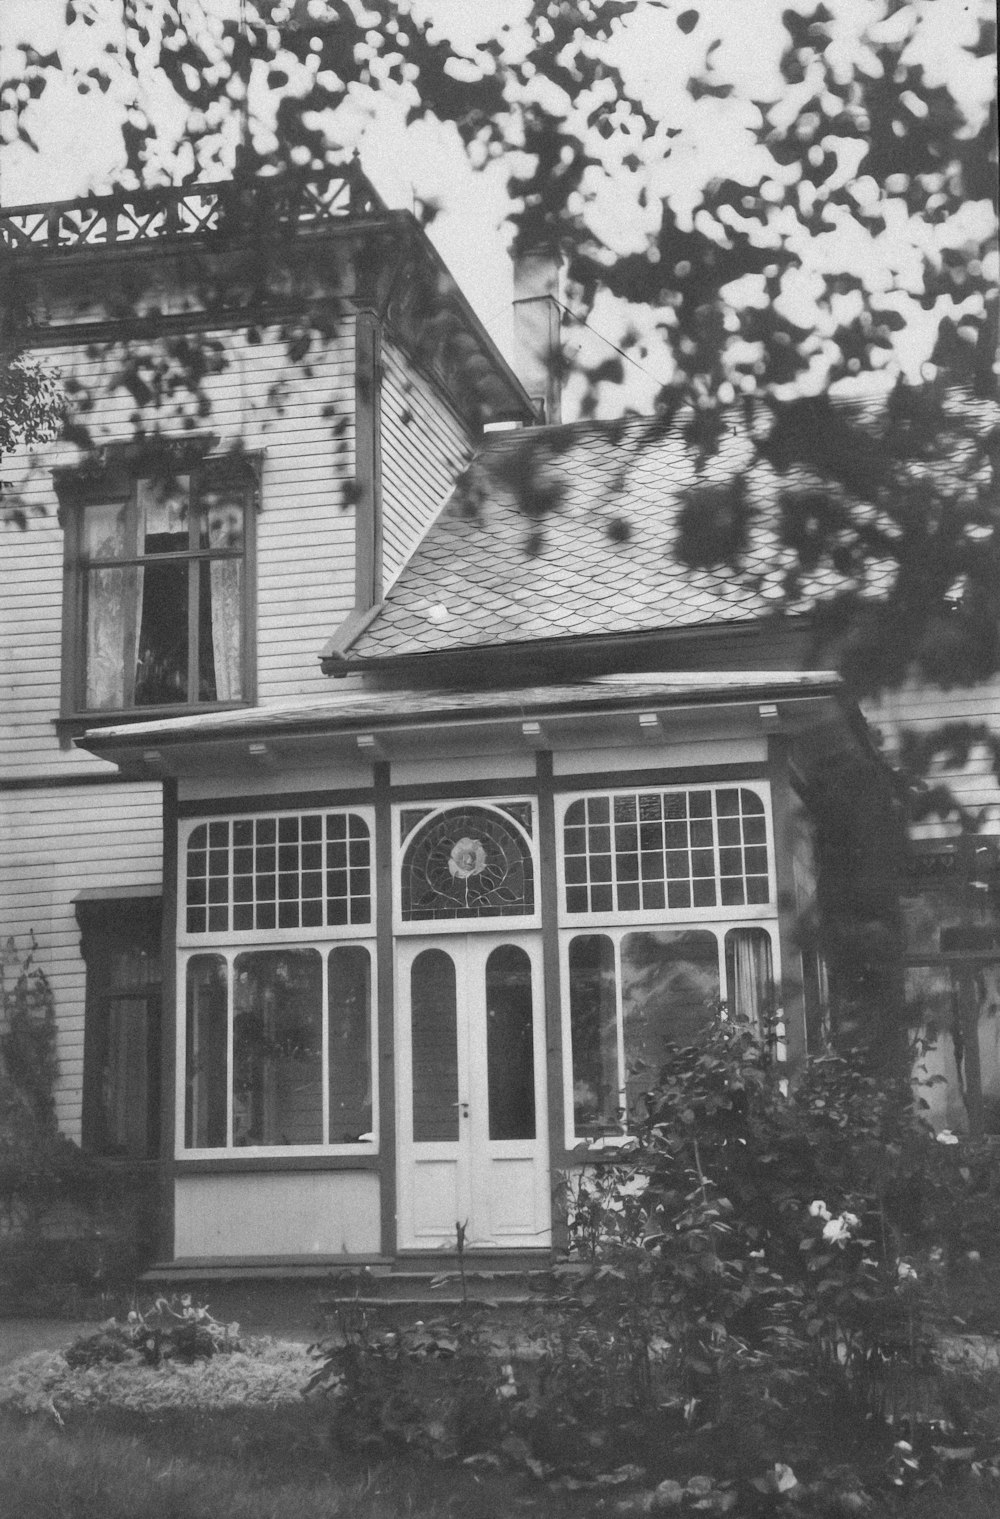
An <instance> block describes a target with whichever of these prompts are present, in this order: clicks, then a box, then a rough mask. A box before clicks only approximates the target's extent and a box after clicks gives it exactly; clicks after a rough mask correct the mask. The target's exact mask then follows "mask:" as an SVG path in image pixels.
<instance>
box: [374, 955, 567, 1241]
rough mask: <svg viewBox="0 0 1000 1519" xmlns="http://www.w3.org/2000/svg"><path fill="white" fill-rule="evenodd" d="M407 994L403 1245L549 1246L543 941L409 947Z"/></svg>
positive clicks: (401, 1018) (403, 968) (404, 970)
mask: <svg viewBox="0 0 1000 1519" xmlns="http://www.w3.org/2000/svg"><path fill="white" fill-rule="evenodd" d="M397 992H398V995H397V1004H396V1005H397V1009H398V1026H397V1051H398V1061H397V1071H398V1080H399V1090H398V1101H397V1112H398V1114H399V1135H398V1146H399V1166H398V1178H399V1180H398V1185H399V1242H400V1246H401V1247H402V1248H403V1249H407V1248H409V1249H418V1248H423V1249H428V1248H450V1247H452V1246H453V1245H454V1242H455V1226H456V1224H457V1223H462V1224H465V1226H466V1241H467V1243H468V1244H469V1245H470V1246H475V1245H480V1246H490V1247H492V1248H500V1247H503V1246H521V1247H526V1246H530V1245H544V1244H547V1243H548V1241H549V1238H550V1223H551V1220H550V1211H549V1178H548V1150H547V1143H546V1128H545V1093H544V1086H543V1081H544V1072H545V1042H544V1002H543V998H542V980H541V946H540V943H539V942H537V939H536V938H533V937H532V936H530V935H524V934H503V935H501V934H478V933H477V934H466V935H461V934H449V935H448V936H447V938H444V937H442V938H441V939H426V938H421V939H411V940H402V941H400V942H399V943H398V945H397Z"/></svg>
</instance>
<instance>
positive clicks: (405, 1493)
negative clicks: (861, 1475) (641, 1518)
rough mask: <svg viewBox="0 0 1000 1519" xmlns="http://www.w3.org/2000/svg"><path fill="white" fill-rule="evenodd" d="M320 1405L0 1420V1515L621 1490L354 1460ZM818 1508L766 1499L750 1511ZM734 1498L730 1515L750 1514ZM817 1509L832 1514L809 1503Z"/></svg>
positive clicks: (930, 1506)
mask: <svg viewBox="0 0 1000 1519" xmlns="http://www.w3.org/2000/svg"><path fill="white" fill-rule="evenodd" d="M329 1431H330V1417H329V1409H328V1408H325V1407H324V1406H322V1404H315V1403H310V1404H302V1405H295V1406H290V1407H286V1408H280V1409H266V1408H256V1409H247V1410H235V1409H228V1410H218V1411H212V1412H209V1411H205V1410H199V1411H194V1410H190V1411H189V1410H178V1409H174V1410H169V1411H168V1412H165V1413H162V1414H153V1415H150V1414H139V1413H134V1412H129V1411H123V1410H109V1409H104V1410H99V1411H98V1410H81V1411H78V1412H74V1413H71V1414H70V1415H68V1416H67V1419H66V1423H65V1426H64V1427H63V1428H61V1429H60V1428H59V1427H58V1426H56V1425H55V1424H53V1422H52V1420H51V1418H44V1417H43V1416H40V1415H33V1416H25V1415H13V1414H6V1415H3V1416H0V1514H2V1515H3V1516H4V1519H8V1516H9V1519H15V1516H16V1519H447V1516H449V1515H454V1516H456V1519H457V1516H463V1519H508V1516H510V1515H511V1514H519V1513H521V1514H525V1515H537V1516H539V1519H541V1516H544V1519H575V1516H585V1515H595V1516H596V1515H602V1514H603V1515H612V1514H614V1513H615V1512H616V1510H617V1508H618V1505H619V1504H620V1503H621V1502H622V1498H623V1494H622V1491H621V1490H618V1489H615V1490H611V1491H610V1492H608V1491H604V1492H595V1491H593V1490H590V1491H579V1492H565V1491H553V1490H552V1489H551V1488H549V1487H548V1486H547V1485H546V1484H544V1483H540V1482H536V1481H534V1480H532V1479H529V1478H527V1477H518V1476H516V1475H511V1474H509V1473H506V1472H504V1473H499V1472H495V1471H492V1470H487V1471H481V1472H477V1471H473V1470H471V1469H469V1468H467V1467H460V1466H459V1467H455V1466H448V1465H433V1464H430V1463H427V1462H422V1461H411V1460H407V1459H405V1458H399V1459H396V1460H381V1461H365V1460H364V1459H363V1458H358V1457H354V1456H347V1455H345V1454H343V1453H341V1452H339V1451H338V1450H336V1449H335V1448H334V1446H333V1445H332V1443H331V1441H330V1434H329ZM779 1511H780V1512H782V1513H788V1514H789V1515H791V1514H792V1513H797V1514H799V1515H802V1516H803V1519H804V1516H805V1515H809V1516H811V1515H812V1514H814V1513H815V1514H817V1515H818V1514H819V1513H820V1512H821V1511H820V1510H816V1509H810V1508H808V1507H806V1508H802V1507H801V1506H799V1505H794V1506H792V1507H786V1506H784V1505H782V1506H781V1507H780V1510H779V1509H775V1508H774V1507H773V1506H771V1505H768V1506H766V1507H761V1508H759V1509H757V1510H756V1512H759V1513H761V1514H764V1513H768V1514H770V1513H775V1512H779ZM754 1512H755V1510H753V1509H750V1508H744V1507H741V1508H739V1509H737V1510H735V1511H734V1512H733V1515H732V1519H750V1515H751V1514H752V1513H754ZM997 1512H998V1500H997V1495H996V1489H995V1488H992V1489H991V1488H980V1487H979V1486H978V1485H977V1484H976V1483H975V1482H973V1481H969V1480H966V1481H964V1482H963V1483H961V1484H958V1485H956V1486H954V1487H949V1488H948V1489H947V1490H944V1491H942V1490H941V1489H928V1490H925V1491H924V1492H922V1493H918V1494H916V1495H914V1496H912V1497H910V1498H908V1499H905V1500H904V1499H899V1500H892V1499H886V1500H883V1501H882V1502H880V1503H878V1504H877V1505H876V1506H875V1507H874V1508H871V1509H869V1510H868V1511H867V1513H868V1516H869V1519H944V1516H947V1519H997ZM822 1513H823V1515H824V1519H826V1515H828V1514H832V1513H833V1511H831V1510H829V1509H824V1510H822Z"/></svg>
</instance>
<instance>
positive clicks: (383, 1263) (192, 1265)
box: [139, 1255, 392, 1287]
mask: <svg viewBox="0 0 1000 1519" xmlns="http://www.w3.org/2000/svg"><path fill="white" fill-rule="evenodd" d="M391 1265H392V1261H391V1260H390V1258H389V1257H388V1256H385V1255H355V1256H351V1257H349V1259H348V1260H347V1261H346V1262H345V1259H344V1257H343V1256H342V1255H328V1256H323V1255H319V1256H317V1255H280V1256H279V1255H260V1256H234V1257H232V1258H230V1259H226V1258H225V1257H222V1258H220V1257H219V1256H217V1255H213V1256H186V1257H180V1258H178V1259H177V1260H172V1261H155V1262H154V1263H153V1265H152V1266H150V1267H149V1269H148V1271H144V1272H143V1273H142V1276H141V1277H140V1278H139V1280H140V1281H142V1282H148V1283H150V1284H151V1285H156V1284H162V1285H163V1286H165V1287H166V1286H171V1287H174V1286H179V1285H181V1284H183V1283H189V1282H257V1281H266V1282H301V1281H313V1280H322V1281H329V1280H330V1279H331V1277H338V1276H340V1275H341V1274H342V1273H343V1272H344V1271H350V1272H356V1271H366V1272H370V1273H371V1274H372V1275H378V1274H379V1273H388V1271H389V1269H390V1267H391Z"/></svg>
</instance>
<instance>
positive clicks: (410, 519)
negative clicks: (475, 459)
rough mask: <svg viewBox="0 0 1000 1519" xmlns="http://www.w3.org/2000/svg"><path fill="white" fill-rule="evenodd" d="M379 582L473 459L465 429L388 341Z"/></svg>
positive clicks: (389, 576)
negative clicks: (380, 574)
mask: <svg viewBox="0 0 1000 1519" xmlns="http://www.w3.org/2000/svg"><path fill="white" fill-rule="evenodd" d="M380 424H381V457H382V578H383V584H384V585H385V586H386V587H388V586H389V585H391V583H392V581H393V580H394V579H395V577H396V575H397V574H398V573H399V571H400V569H401V568H402V567H403V565H404V563H405V562H406V560H407V559H408V558H409V556H410V554H411V553H412V551H413V549H414V548H415V547H416V545H417V543H418V542H419V541H420V539H421V538H422V537H423V535H424V533H425V532H426V531H427V528H428V527H429V526H430V524H431V522H432V521H433V520H434V518H435V517H436V515H437V513H438V511H439V510H440V508H441V506H442V505H443V504H444V502H445V500H446V499H447V497H448V496H449V494H450V493H451V490H452V488H453V487H454V484H455V481H456V480H457V478H458V476H459V474H460V473H461V471H462V469H463V468H464V466H465V465H466V463H467V462H468V460H469V458H470V456H471V453H472V443H471V438H470V436H469V433H468V430H467V428H466V427H465V424H464V423H463V422H462V421H461V419H460V418H459V417H458V416H457V414H456V413H455V412H454V411H452V409H451V407H450V406H449V404H448V403H447V401H446V400H445V399H444V397H443V396H442V395H441V394H440V393H439V392H438V391H437V389H436V388H435V387H434V386H433V385H432V383H431V382H430V381H429V380H427V379H426V378H425V377H424V376H423V375H422V374H420V373H419V372H418V371H417V370H415V369H414V368H413V366H412V365H411V364H410V363H409V361H408V359H407V358H406V356H405V355H404V354H403V352H402V351H401V350H400V349H398V348H396V347H395V345H394V344H393V343H392V342H391V340H389V339H388V338H384V339H383V343H382V386H381V409H380Z"/></svg>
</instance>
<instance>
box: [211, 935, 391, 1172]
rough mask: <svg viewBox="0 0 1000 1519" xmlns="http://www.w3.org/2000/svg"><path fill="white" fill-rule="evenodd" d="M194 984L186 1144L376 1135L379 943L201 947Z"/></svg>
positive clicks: (300, 1142)
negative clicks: (374, 963)
mask: <svg viewBox="0 0 1000 1519" xmlns="http://www.w3.org/2000/svg"><path fill="white" fill-rule="evenodd" d="M186 991H187V1024H186V1051H185V1053H186V1068H187V1080H186V1093H185V1115H184V1143H185V1148H186V1149H188V1150H243V1149H247V1148H253V1149H265V1150H267V1149H273V1148H277V1147H280V1148H284V1149H287V1148H293V1149H300V1148H301V1149H308V1148H309V1147H314V1146H339V1145H369V1144H371V1143H372V1141H373V1136H374V1116H373V1112H372V1079H371V1073H372V1048H371V1046H372V1020H371V952H370V947H369V946H368V945H360V944H349V945H337V946H335V947H334V948H332V949H324V948H321V947H319V946H295V947H294V948H292V947H287V946H285V947H281V948H271V949H261V950H249V951H244V952H237V951H230V952H227V953H219V954H195V955H192V956H191V957H190V958H189V959H188V962H187V969H186Z"/></svg>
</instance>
